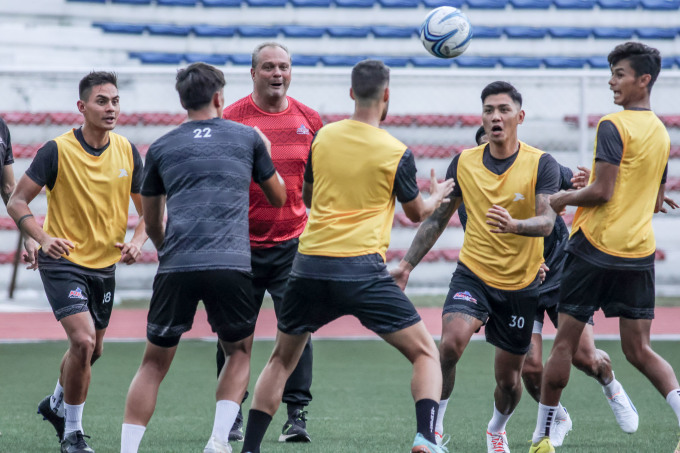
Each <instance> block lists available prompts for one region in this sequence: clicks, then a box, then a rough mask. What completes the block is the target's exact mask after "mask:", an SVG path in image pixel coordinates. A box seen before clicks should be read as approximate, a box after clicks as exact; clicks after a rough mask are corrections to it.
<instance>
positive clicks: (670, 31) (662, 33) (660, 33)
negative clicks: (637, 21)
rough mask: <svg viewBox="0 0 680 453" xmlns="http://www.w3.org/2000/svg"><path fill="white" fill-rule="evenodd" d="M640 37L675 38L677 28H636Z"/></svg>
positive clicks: (636, 32)
mask: <svg viewBox="0 0 680 453" xmlns="http://www.w3.org/2000/svg"><path fill="white" fill-rule="evenodd" d="M635 34H636V35H638V38H640V39H675V37H676V36H678V29H677V28H656V27H640V28H637V29H636V30H635Z"/></svg>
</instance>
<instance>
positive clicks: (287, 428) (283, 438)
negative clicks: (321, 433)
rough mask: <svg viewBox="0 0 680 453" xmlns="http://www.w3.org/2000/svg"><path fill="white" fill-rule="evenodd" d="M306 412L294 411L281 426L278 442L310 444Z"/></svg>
mask: <svg viewBox="0 0 680 453" xmlns="http://www.w3.org/2000/svg"><path fill="white" fill-rule="evenodd" d="M306 416H307V411H303V410H300V409H296V410H295V412H293V414H292V415H291V416H290V417H288V421H287V422H286V424H285V425H283V430H281V435H280V436H279V442H311V441H312V438H311V437H309V434H307V417H306Z"/></svg>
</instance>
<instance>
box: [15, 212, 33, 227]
mask: <svg viewBox="0 0 680 453" xmlns="http://www.w3.org/2000/svg"><path fill="white" fill-rule="evenodd" d="M29 217H33V214H26V215H24V216H21V218H20V219H19V221H18V222H17V228H19V229H21V224H22V223H23V222H24V220H26V219H27V218H29Z"/></svg>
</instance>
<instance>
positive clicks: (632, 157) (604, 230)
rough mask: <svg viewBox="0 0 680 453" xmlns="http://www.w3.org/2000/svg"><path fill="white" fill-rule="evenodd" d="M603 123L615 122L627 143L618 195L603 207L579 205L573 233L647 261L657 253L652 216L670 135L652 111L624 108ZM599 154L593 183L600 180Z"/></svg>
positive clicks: (613, 252)
mask: <svg viewBox="0 0 680 453" xmlns="http://www.w3.org/2000/svg"><path fill="white" fill-rule="evenodd" d="M602 121H611V122H612V123H613V124H614V126H616V129H617V130H618V131H619V135H620V136H621V141H622V142H623V156H622V158H621V163H620V165H619V173H618V175H617V176H616V183H615V185H614V193H613V194H612V197H611V198H610V199H609V201H608V202H606V203H604V204H601V205H599V206H590V207H579V208H578V209H577V210H576V215H575V216H574V222H573V224H572V229H571V234H572V236H573V235H574V234H575V233H576V232H577V231H578V230H581V231H582V232H583V235H584V236H585V237H586V238H587V239H588V242H590V243H591V244H592V245H593V246H594V247H595V248H596V249H598V250H600V251H601V252H604V253H607V254H609V255H612V256H617V257H620V258H644V257H646V256H649V255H651V254H652V253H654V251H655V250H656V241H655V239H654V229H653V228H652V216H653V215H654V207H655V204H656V199H657V195H658V193H659V186H660V185H661V178H662V176H663V171H664V168H665V167H666V163H667V162H668V156H669V154H670V143H671V142H670V137H669V136H668V131H666V127H665V126H664V125H663V123H662V122H661V120H659V118H658V117H657V116H656V115H655V114H654V112H652V111H649V110H623V111H620V112H616V113H611V114H609V115H606V116H604V117H602V118H601V119H600V123H601V122H602ZM598 128H599V124H598ZM596 146H597V144H596ZM596 153H597V149H596V150H595V154H596ZM595 154H594V156H593V166H592V168H593V171H592V172H591V174H590V181H589V184H591V183H592V182H593V181H594V180H595V178H597V175H596V174H595V168H596V167H595V165H596V161H595Z"/></svg>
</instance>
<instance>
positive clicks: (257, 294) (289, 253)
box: [250, 238, 299, 317]
mask: <svg viewBox="0 0 680 453" xmlns="http://www.w3.org/2000/svg"><path fill="white" fill-rule="evenodd" d="M298 242H299V241H298V239H297V238H294V239H291V240H289V241H285V242H282V243H280V244H278V245H275V246H274V247H270V248H266V249H251V258H250V263H251V266H252V269H253V297H254V299H255V302H257V303H258V304H260V305H262V300H263V299H264V292H265V291H268V292H269V294H271V296H272V299H273V300H274V311H275V312H276V315H277V317H278V314H279V305H280V303H281V301H282V300H283V294H284V292H285V291H286V286H287V284H288V276H289V275H290V270H291V268H292V267H293V259H294V258H295V254H296V252H297V249H298Z"/></svg>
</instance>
